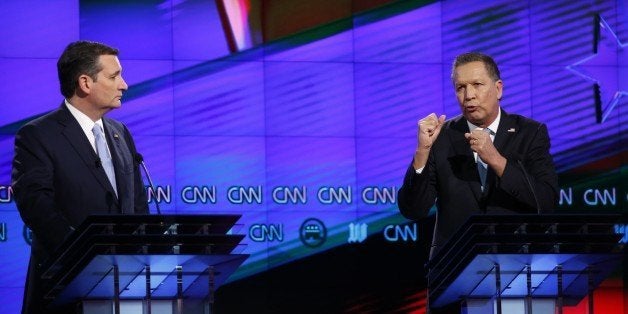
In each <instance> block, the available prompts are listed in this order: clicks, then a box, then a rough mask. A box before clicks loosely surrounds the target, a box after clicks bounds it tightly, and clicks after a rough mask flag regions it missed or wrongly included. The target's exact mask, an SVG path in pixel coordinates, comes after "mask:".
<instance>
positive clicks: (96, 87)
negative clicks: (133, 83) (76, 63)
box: [89, 55, 128, 112]
mask: <svg viewBox="0 0 628 314" xmlns="http://www.w3.org/2000/svg"><path fill="white" fill-rule="evenodd" d="M98 60H99V62H100V66H101V67H102V70H101V71H100V72H98V74H96V80H95V81H92V85H91V89H90V95H89V98H90V99H89V101H90V103H91V104H92V106H94V109H96V110H98V111H105V112H107V111H110V110H112V109H116V108H119V107H120V106H121V105H122V102H121V99H122V92H124V91H126V90H127V88H128V85H127V84H126V82H125V81H124V79H123V78H122V67H121V66H120V61H119V60H118V57H116V56H114V55H102V56H100V57H99V58H98Z"/></svg>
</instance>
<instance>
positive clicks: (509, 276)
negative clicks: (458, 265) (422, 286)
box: [432, 254, 621, 307]
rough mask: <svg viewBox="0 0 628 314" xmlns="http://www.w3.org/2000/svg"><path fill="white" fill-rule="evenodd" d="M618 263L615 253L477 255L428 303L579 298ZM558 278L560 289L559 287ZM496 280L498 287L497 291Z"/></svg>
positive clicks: (437, 304) (617, 256)
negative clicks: (496, 299)
mask: <svg viewBox="0 0 628 314" xmlns="http://www.w3.org/2000/svg"><path fill="white" fill-rule="evenodd" d="M620 262H621V258H620V256H619V255H618V254H478V255H477V256H476V257H475V258H474V259H473V260H472V261H471V262H470V263H469V264H468V265H467V267H466V268H464V270H463V271H462V272H461V273H460V274H459V275H458V276H457V278H456V279H455V280H454V281H453V282H452V283H451V285H449V286H448V287H447V288H446V289H445V290H444V291H443V293H442V294H441V295H440V296H439V297H438V298H437V299H435V300H434V302H433V303H432V305H433V306H435V307H440V306H444V305H446V304H448V303H450V302H451V300H456V299H463V298H472V299H491V298H493V297H494V296H496V295H498V293H499V294H500V295H501V297H502V298H524V297H527V296H532V297H534V298H556V297H559V296H562V297H564V298H566V299H578V300H579V299H581V298H582V297H584V296H586V295H587V294H588V292H589V289H590V287H591V285H592V286H594V287H596V286H597V285H599V284H600V283H601V282H602V281H603V280H604V278H606V277H607V276H608V275H610V273H611V272H612V271H613V270H614V269H615V268H616V267H617V266H618V265H619V263H620ZM528 265H529V267H530V273H531V274H530V278H531V285H530V286H531V289H530V294H528V287H527V276H528V273H527V268H528ZM498 268H499V272H498V271H497V269H498ZM498 278H499V279H498ZM559 278H561V280H562V289H559V284H558V281H559ZM498 282H499V285H500V288H501V289H500V290H497V283H498Z"/></svg>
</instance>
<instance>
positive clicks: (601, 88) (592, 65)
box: [567, 15, 628, 123]
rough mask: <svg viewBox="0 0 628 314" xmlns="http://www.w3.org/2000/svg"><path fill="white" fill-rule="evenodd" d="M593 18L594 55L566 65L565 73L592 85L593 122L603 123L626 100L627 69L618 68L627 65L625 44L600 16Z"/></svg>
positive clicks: (627, 56)
mask: <svg viewBox="0 0 628 314" xmlns="http://www.w3.org/2000/svg"><path fill="white" fill-rule="evenodd" d="M595 19H596V28H595V32H596V34H594V38H595V42H594V44H593V45H594V53H593V54H592V55H590V56H587V57H586V58H584V59H582V60H580V61H578V62H576V63H574V64H571V65H569V66H567V70H569V71H571V72H572V73H574V74H576V75H578V76H580V77H582V78H584V79H585V80H587V81H590V82H593V83H594V84H595V89H596V95H599V97H596V98H597V99H596V120H597V122H598V123H604V122H605V121H606V119H608V117H609V115H610V114H611V112H612V111H613V109H614V108H615V107H617V106H619V105H620V104H621V103H623V102H625V100H626V99H628V70H627V69H626V68H625V67H621V66H620V64H628V49H627V48H626V47H627V46H628V43H624V42H622V41H621V40H620V39H619V37H618V36H617V34H615V31H613V28H612V27H610V25H608V22H606V20H605V19H604V18H603V17H601V16H600V15H597V16H596V17H595ZM622 98H624V99H622ZM604 103H605V104H606V106H602V104H604Z"/></svg>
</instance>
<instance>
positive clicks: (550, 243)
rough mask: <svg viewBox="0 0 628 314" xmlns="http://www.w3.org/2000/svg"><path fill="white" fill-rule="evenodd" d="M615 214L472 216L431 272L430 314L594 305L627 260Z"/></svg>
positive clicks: (538, 312)
mask: <svg viewBox="0 0 628 314" xmlns="http://www.w3.org/2000/svg"><path fill="white" fill-rule="evenodd" d="M625 223H626V217H625V216H622V215H613V214H608V215H605V214H602V215H600V214H597V215H591V214H586V215H581V214H579V215H573V214H543V215H478V216H472V217H471V218H470V219H469V220H468V221H467V222H466V223H465V224H464V225H463V226H462V227H461V228H460V229H459V231H458V232H457V233H456V234H455V235H454V236H453V237H452V238H451V239H450V240H449V242H448V243H447V245H445V246H444V247H443V249H442V250H441V251H439V252H438V254H437V255H436V256H434V257H433V259H432V260H431V261H430V263H429V264H428V289H429V305H430V308H439V307H442V306H445V305H448V304H451V303H453V302H461V303H462V312H463V313H467V314H476V313H478V314H479V313H498V314H501V313H508V314H515V313H521V314H532V313H534V314H545V313H551V314H554V313H562V311H563V306H564V305H575V304H577V303H578V302H579V301H581V300H582V299H583V298H584V297H588V298H589V302H588V305H589V312H588V313H593V304H594V300H593V290H594V289H595V288H596V287H597V286H598V285H599V284H600V283H601V282H602V281H603V280H604V279H605V278H607V277H608V276H609V275H610V274H611V273H612V272H613V271H614V270H615V269H617V267H618V265H619V264H620V263H621V262H622V259H623V258H625V248H624V245H625V244H622V243H620V239H621V238H622V235H620V234H617V233H616V232H615V226H616V225H619V224H625Z"/></svg>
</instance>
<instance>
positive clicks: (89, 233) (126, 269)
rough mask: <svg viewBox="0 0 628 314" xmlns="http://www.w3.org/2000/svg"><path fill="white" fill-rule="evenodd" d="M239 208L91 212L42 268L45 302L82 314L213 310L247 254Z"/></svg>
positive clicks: (206, 311) (203, 311)
mask: <svg viewBox="0 0 628 314" xmlns="http://www.w3.org/2000/svg"><path fill="white" fill-rule="evenodd" d="M239 218H240V215H98V216H90V217H88V218H87V219H86V220H85V221H84V222H83V223H82V224H81V226H80V227H79V228H77V230H76V231H75V232H74V233H73V234H72V235H71V236H70V237H69V238H68V239H66V241H65V242H64V244H63V245H62V247H61V249H59V250H57V254H56V255H54V256H53V257H52V258H51V259H50V260H49V262H48V263H47V265H46V267H45V268H44V269H45V270H44V272H43V274H42V284H43V287H44V298H45V300H46V301H47V302H48V304H47V306H48V307H57V306H64V305H67V304H77V303H78V304H79V306H80V307H81V308H82V309H81V311H82V312H83V313H85V314H110V313H111V314H113V313H115V314H120V313H148V314H154V313H168V314H170V313H176V314H183V313H186V314H187V313H191V314H197V313H199V314H201V313H203V314H204V313H211V312H212V305H213V303H214V292H215V290H216V289H218V287H220V285H221V284H223V283H224V282H225V281H226V280H227V278H228V277H229V276H230V275H231V274H232V273H233V272H235V270H236V269H237V268H238V267H239V266H240V265H241V264H242V263H243V262H244V260H246V258H247V257H248V255H246V254H237V251H238V248H239V247H240V248H241V246H240V241H241V240H242V239H243V238H244V235H233V234H230V230H231V229H232V228H233V227H234V226H235V225H236V222H237V220H238V219H239Z"/></svg>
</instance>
